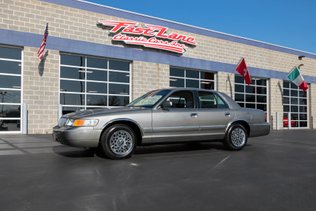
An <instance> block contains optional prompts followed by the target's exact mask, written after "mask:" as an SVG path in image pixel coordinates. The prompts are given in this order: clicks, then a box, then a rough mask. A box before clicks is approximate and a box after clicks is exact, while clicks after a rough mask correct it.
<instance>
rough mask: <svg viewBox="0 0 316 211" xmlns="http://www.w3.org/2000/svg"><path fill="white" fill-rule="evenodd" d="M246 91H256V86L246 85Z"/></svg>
mask: <svg viewBox="0 0 316 211" xmlns="http://www.w3.org/2000/svg"><path fill="white" fill-rule="evenodd" d="M246 93H248V94H250V93H253V94H254V93H255V87H253V86H246Z"/></svg>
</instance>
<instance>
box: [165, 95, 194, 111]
mask: <svg viewBox="0 0 316 211" xmlns="http://www.w3.org/2000/svg"><path fill="white" fill-rule="evenodd" d="M166 101H170V102H171V108H194V100H193V93H192V92H190V91H177V92H174V93H173V94H171V95H170V96H169V97H168V98H167V99H166Z"/></svg>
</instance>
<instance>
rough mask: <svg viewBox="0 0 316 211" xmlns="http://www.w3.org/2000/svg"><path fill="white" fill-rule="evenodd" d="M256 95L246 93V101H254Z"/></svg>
mask: <svg viewBox="0 0 316 211" xmlns="http://www.w3.org/2000/svg"><path fill="white" fill-rule="evenodd" d="M255 101H256V96H255V95H246V102H255Z"/></svg>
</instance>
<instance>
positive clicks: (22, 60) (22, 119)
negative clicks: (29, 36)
mask: <svg viewBox="0 0 316 211" xmlns="http://www.w3.org/2000/svg"><path fill="white" fill-rule="evenodd" d="M1 47H4V48H16V49H20V50H21V52H20V53H21V60H18V59H8V58H0V60H1V61H9V62H17V63H20V68H21V73H20V74H14V73H13V74H12V73H0V76H2V75H4V76H19V77H20V82H21V83H20V84H21V87H20V88H19V89H18V88H0V90H11V91H20V103H2V102H0V105H18V106H20V108H21V109H20V117H19V118H15V117H13V118H10V117H0V120H19V121H20V130H15V131H0V134H19V133H22V128H23V127H24V125H23V122H24V118H23V117H24V110H23V109H22V105H23V85H24V82H23V76H24V49H23V48H22V47H18V46H8V45H0V48H1ZM0 86H1V84H0Z"/></svg>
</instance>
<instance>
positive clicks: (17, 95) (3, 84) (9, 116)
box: [0, 46, 22, 132]
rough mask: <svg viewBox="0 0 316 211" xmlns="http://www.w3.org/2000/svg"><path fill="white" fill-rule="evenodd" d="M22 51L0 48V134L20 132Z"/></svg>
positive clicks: (12, 48) (5, 47)
mask: <svg viewBox="0 0 316 211" xmlns="http://www.w3.org/2000/svg"><path fill="white" fill-rule="evenodd" d="M21 59H22V49H20V48H14V47H7V46H0V132H11V131H17V132H18V131H21V127H20V122H21V105H22V104H21V84H22V82H21V80H22V77H21V65H22V60H21Z"/></svg>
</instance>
